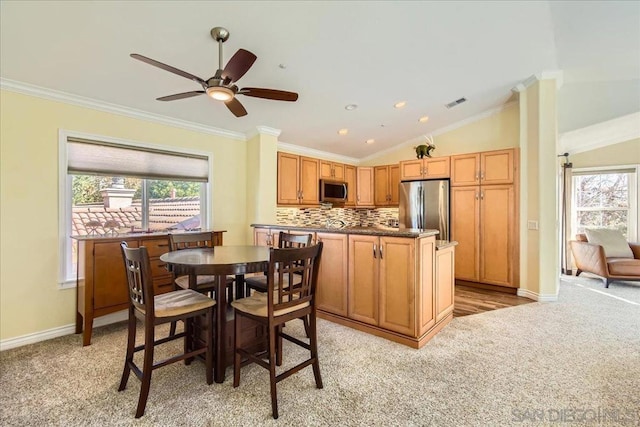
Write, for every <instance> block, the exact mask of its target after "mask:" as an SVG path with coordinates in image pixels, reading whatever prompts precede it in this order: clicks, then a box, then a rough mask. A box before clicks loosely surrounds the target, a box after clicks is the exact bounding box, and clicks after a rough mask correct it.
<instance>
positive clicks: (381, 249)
mask: <svg viewBox="0 0 640 427" xmlns="http://www.w3.org/2000/svg"><path fill="white" fill-rule="evenodd" d="M380 259H382V245H380Z"/></svg>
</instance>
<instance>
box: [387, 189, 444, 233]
mask: <svg viewBox="0 0 640 427" xmlns="http://www.w3.org/2000/svg"><path fill="white" fill-rule="evenodd" d="M398 220H399V225H400V228H418V229H436V230H438V231H440V234H438V235H437V236H436V239H439V240H449V180H448V179H438V180H426V181H406V182H401V183H400V210H399V216H398Z"/></svg>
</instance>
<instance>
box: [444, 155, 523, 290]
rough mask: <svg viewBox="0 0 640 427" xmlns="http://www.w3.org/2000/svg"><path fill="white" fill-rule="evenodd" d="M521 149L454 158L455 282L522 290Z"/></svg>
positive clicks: (452, 198)
mask: <svg viewBox="0 0 640 427" xmlns="http://www.w3.org/2000/svg"><path fill="white" fill-rule="evenodd" d="M518 154H519V153H518V150H517V149H507V150H497V151H486V152H481V153H471V154H462V155H457V156H451V235H452V239H453V240H456V241H457V242H458V246H457V247H456V264H455V277H456V279H457V280H465V281H470V282H477V283H486V284H491V285H499V286H506V287H513V288H517V287H518V286H519V270H518V265H519V237H518V236H519V234H518V233H519V231H518V206H517V203H518V202H517V201H518V197H517V195H518V170H517V166H518V164H519V156H518Z"/></svg>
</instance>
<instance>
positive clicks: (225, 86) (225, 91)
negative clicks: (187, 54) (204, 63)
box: [131, 27, 298, 117]
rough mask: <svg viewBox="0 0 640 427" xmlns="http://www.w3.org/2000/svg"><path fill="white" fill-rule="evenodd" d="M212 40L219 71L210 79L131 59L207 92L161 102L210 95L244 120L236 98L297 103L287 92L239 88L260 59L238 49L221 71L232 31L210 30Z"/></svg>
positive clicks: (148, 60)
mask: <svg viewBox="0 0 640 427" xmlns="http://www.w3.org/2000/svg"><path fill="white" fill-rule="evenodd" d="M211 37H213V39H214V40H215V41H217V42H218V70H217V71H216V73H215V75H214V76H213V77H211V78H210V79H209V80H204V79H201V78H200V77H198V76H194V75H193V74H190V73H187V72H186V71H182V70H179V69H177V68H175V67H172V66H171V65H167V64H163V63H162V62H158V61H156V60H154V59H151V58H147V57H146V56H143V55H139V54H137V53H132V54H131V57H132V58H134V59H137V60H139V61H142V62H146V63H147V64H150V65H153V66H155V67H158V68H162V69H163V70H166V71H169V72H170V73H174V74H177V75H179V76H182V77H185V78H187V79H189V80H193V81H194V82H196V83H199V84H200V85H201V86H202V89H204V90H194V91H191V92H183V93H176V94H174V95H168V96H163V97H160V98H157V100H158V101H175V100H177V99H184V98H191V97H192V96H198V95H202V94H207V95H208V96H210V97H211V98H213V99H217V100H219V101H222V102H224V104H225V105H226V106H227V108H228V109H229V110H230V111H231V112H232V113H233V114H234V115H235V116H236V117H242V116H246V115H247V110H245V108H244V106H243V105H242V104H241V103H240V101H238V99H237V98H236V95H245V96H253V97H254V98H264V99H274V100H276V101H296V100H297V99H298V94H297V93H295V92H286V91H284V90H275V89H263V88H257V87H244V88H242V89H238V86H236V85H235V82H237V81H238V80H239V79H240V78H241V77H242V76H244V75H245V73H246V72H247V71H249V68H251V66H252V65H253V63H254V62H255V60H256V59H257V56H255V55H254V54H253V53H251V52H249V51H248V50H244V49H238V51H237V52H236V53H235V54H234V55H233V56H232V57H231V59H230V60H229V62H227V65H226V66H225V67H224V68H222V43H224V42H225V41H227V39H228V38H229V31H227V29H225V28H222V27H215V28H212V29H211Z"/></svg>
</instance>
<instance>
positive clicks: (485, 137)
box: [361, 103, 520, 166]
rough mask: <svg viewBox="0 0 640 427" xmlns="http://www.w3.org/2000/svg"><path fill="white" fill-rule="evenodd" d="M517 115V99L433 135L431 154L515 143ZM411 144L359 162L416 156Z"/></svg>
mask: <svg viewBox="0 0 640 427" xmlns="http://www.w3.org/2000/svg"><path fill="white" fill-rule="evenodd" d="M519 135H520V118H519V109H518V104H517V103H511V104H508V105H506V106H505V108H504V109H503V110H501V111H500V112H497V113H496V114H493V115H490V116H488V117H484V118H481V119H479V120H476V121H474V122H472V123H469V124H467V125H465V126H461V127H459V128H457V129H454V130H451V131H449V132H445V133H442V134H440V135H437V136H434V137H433V139H434V143H435V144H436V149H435V151H434V152H433V156H434V157H438V156H450V155H452V154H461V153H477V152H479V151H489V150H499V149H503V148H512V147H518V146H519V144H520V138H519ZM413 147H414V145H405V146H403V147H400V148H398V149H397V150H393V151H390V152H388V153H385V154H382V155H380V156H376V157H373V158H370V159H367V160H366V161H363V162H362V164H361V166H376V165H385V164H391V163H398V162H399V161H401V160H411V159H415V158H416V152H415V150H414V149H413Z"/></svg>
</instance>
